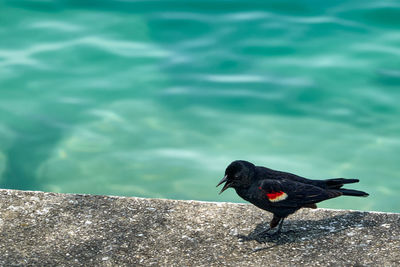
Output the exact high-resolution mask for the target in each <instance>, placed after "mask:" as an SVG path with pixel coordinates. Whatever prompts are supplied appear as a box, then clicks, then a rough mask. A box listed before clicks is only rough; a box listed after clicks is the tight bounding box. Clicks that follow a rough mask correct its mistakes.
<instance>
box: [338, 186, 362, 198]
mask: <svg viewBox="0 0 400 267" xmlns="http://www.w3.org/2000/svg"><path fill="white" fill-rule="evenodd" d="M338 191H339V192H341V193H342V194H343V195H344V196H355V197H367V196H369V194H368V193H366V192H363V191H358V190H353V189H344V188H343V189H342V188H340V189H338Z"/></svg>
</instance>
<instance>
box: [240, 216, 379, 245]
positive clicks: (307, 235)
mask: <svg viewBox="0 0 400 267" xmlns="http://www.w3.org/2000/svg"><path fill="white" fill-rule="evenodd" d="M366 215H367V213H366V212H351V213H346V214H339V215H336V216H332V217H330V218H324V219H320V220H286V221H285V223H284V225H283V228H282V233H280V234H279V235H273V236H266V235H264V236H260V235H258V233H259V232H260V231H262V230H263V229H266V228H268V227H269V224H268V223H260V224H258V225H257V226H256V228H255V229H254V230H253V231H252V232H251V233H249V234H248V235H241V234H239V235H237V237H238V238H239V239H240V240H241V241H244V242H246V241H253V240H254V241H257V242H258V243H273V245H272V246H270V247H265V248H262V249H266V248H271V247H274V246H277V245H283V244H287V243H297V242H304V241H307V240H313V239H319V238H321V237H323V236H329V235H333V234H335V233H338V232H341V231H344V230H346V229H349V228H354V227H374V226H376V223H375V222H374V221H372V220H368V219H365V216H366ZM258 250H260V249H256V251H258Z"/></svg>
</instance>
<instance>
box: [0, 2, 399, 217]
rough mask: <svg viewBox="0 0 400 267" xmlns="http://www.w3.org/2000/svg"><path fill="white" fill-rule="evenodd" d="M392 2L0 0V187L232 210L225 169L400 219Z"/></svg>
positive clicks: (395, 30) (342, 205)
mask: <svg viewBox="0 0 400 267" xmlns="http://www.w3.org/2000/svg"><path fill="white" fill-rule="evenodd" d="M399 29H400V4H399V2H397V1H372V2H370V1H332V2H329V3H326V1H305V0H300V1H299V0H290V1H180V0H178V1H105V0H103V1H100V0H98V1H72V0H71V1H67V0H65V1H51V0H48V1H20V0H10V1H3V0H0V188H15V189H26V190H44V191H53V192H73V193H91V194H109V195H123V196H142V197H162V198H174V199H197V200H209V201H236V202H239V201H242V200H241V199H240V198H239V197H238V196H237V195H236V194H235V193H234V191H233V190H227V191H226V193H224V194H222V195H218V192H219V190H218V189H217V188H215V185H216V184H217V182H218V181H219V180H220V179H221V178H222V176H223V174H224V170H225V167H226V166H227V165H228V164H229V163H230V162H231V161H233V160H235V159H246V160H249V161H252V162H254V163H255V164H258V165H264V166H268V167H270V168H274V169H278V170H285V171H290V172H294V173H296V174H299V175H302V176H306V177H309V178H331V177H349V178H359V179H360V180H361V182H360V183H359V184H357V185H354V186H353V188H357V189H360V190H364V191H367V192H369V193H370V194H371V195H370V197H368V198H351V197H342V198H338V199H333V200H329V201H326V202H324V203H322V204H321V205H320V206H321V207H329V208H348V209H360V210H379V211H393V212H399V210H400V180H399V179H400V167H399V162H400V104H399V102H400V31H399Z"/></svg>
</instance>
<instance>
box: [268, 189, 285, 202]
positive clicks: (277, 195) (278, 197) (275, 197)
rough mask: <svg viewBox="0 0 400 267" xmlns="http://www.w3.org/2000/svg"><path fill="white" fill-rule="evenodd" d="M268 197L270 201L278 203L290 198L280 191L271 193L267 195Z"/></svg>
mask: <svg viewBox="0 0 400 267" xmlns="http://www.w3.org/2000/svg"><path fill="white" fill-rule="evenodd" d="M267 197H268V199H269V201H271V202H277V201H282V200H285V199H286V198H287V197H288V195H287V194H286V193H285V192H283V191H279V192H274V191H272V192H271V193H267Z"/></svg>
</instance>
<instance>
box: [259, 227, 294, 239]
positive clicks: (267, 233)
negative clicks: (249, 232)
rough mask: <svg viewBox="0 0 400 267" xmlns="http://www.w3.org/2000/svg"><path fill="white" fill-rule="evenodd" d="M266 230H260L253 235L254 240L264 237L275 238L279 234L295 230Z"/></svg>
mask: <svg viewBox="0 0 400 267" xmlns="http://www.w3.org/2000/svg"><path fill="white" fill-rule="evenodd" d="M267 230H268V231H266V230H265V231H262V232H260V233H258V234H257V235H255V239H256V240H265V239H269V240H271V239H277V238H278V237H279V236H281V235H286V234H289V233H294V232H295V231H293V230H288V231H280V230H278V231H275V232H273V233H271V232H270V230H271V229H267Z"/></svg>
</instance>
